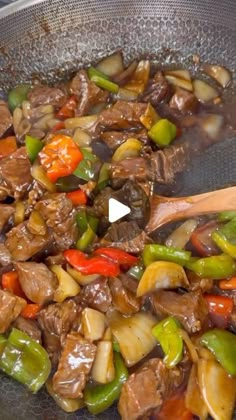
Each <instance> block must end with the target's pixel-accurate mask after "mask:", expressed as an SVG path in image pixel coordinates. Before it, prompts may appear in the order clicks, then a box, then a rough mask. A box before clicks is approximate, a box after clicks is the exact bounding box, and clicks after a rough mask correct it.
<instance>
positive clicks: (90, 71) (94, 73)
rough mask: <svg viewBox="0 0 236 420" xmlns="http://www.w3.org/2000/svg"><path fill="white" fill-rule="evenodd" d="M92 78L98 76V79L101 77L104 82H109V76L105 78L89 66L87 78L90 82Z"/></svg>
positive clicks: (103, 74) (101, 73) (104, 75)
mask: <svg viewBox="0 0 236 420" xmlns="http://www.w3.org/2000/svg"><path fill="white" fill-rule="evenodd" d="M93 76H99V77H102V78H103V79H105V80H110V78H109V76H107V75H106V74H105V73H103V72H101V71H99V70H98V69H96V68H95V67H93V66H90V67H89V68H88V77H89V78H90V80H91V79H92V77H93Z"/></svg>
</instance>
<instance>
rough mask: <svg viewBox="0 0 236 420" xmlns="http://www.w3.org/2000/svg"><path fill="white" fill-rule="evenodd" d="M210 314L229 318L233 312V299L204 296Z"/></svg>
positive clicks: (219, 296)
mask: <svg viewBox="0 0 236 420" xmlns="http://www.w3.org/2000/svg"><path fill="white" fill-rule="evenodd" d="M204 298H205V300H206V302H207V304H208V310H209V313H210V314H216V315H220V316H224V317H226V318H228V317H229V316H230V314H231V313H232V311H233V307H234V302H233V299H231V298H230V297H227V296H221V295H204Z"/></svg>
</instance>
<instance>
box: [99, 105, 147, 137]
mask: <svg viewBox="0 0 236 420" xmlns="http://www.w3.org/2000/svg"><path fill="white" fill-rule="evenodd" d="M146 108H147V104H145V103H141V102H125V101H117V102H116V103H115V104H114V105H113V106H112V107H111V108H107V109H104V110H103V111H102V112H101V113H100V115H99V118H98V120H99V123H100V125H101V126H102V127H104V128H106V129H111V130H126V129H129V128H132V127H133V126H134V125H135V127H136V128H139V127H142V126H141V123H140V120H139V119H140V117H141V116H142V115H143V114H144V113H145V111H146Z"/></svg>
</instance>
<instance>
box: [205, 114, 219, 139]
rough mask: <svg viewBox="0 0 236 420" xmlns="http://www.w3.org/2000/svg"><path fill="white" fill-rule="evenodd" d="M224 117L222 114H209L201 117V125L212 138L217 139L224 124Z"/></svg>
mask: <svg viewBox="0 0 236 420" xmlns="http://www.w3.org/2000/svg"><path fill="white" fill-rule="evenodd" d="M223 123H224V118H223V116H222V115H218V114H209V115H206V116H204V117H203V118H201V120H200V125H201V127H202V129H203V130H204V131H205V132H206V133H207V135H208V136H209V137H210V138H211V139H213V140H214V139H216V138H217V137H218V135H219V133H220V130H221V128H222V126H223Z"/></svg>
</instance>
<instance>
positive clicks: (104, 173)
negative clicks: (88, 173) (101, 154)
mask: <svg viewBox="0 0 236 420" xmlns="http://www.w3.org/2000/svg"><path fill="white" fill-rule="evenodd" d="M109 169H110V164H109V163H107V162H105V163H104V164H103V165H102V167H101V169H100V172H99V176H98V183H97V189H98V191H101V190H103V188H105V187H106V186H107V185H108V184H109Z"/></svg>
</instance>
